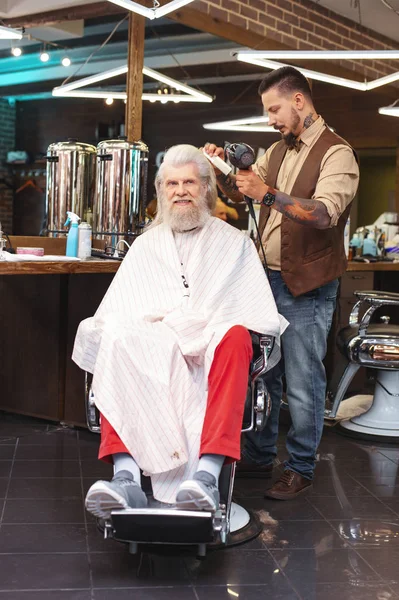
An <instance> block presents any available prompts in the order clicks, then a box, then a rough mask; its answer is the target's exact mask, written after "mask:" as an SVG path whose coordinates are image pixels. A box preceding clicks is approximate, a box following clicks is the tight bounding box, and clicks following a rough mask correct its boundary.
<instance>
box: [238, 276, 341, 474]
mask: <svg viewBox="0 0 399 600" xmlns="http://www.w3.org/2000/svg"><path fill="white" fill-rule="evenodd" d="M269 278H270V285H271V288H272V291H273V295H274V298H275V300H276V304H277V309H278V311H279V313H280V314H282V315H283V316H284V317H285V318H286V319H287V321H288V322H289V323H290V324H289V326H288V327H287V329H286V330H285V332H284V334H283V336H282V339H281V345H282V355H283V356H282V359H281V361H280V362H279V364H278V365H276V366H275V367H274V368H273V369H271V371H269V373H267V374H266V376H265V382H266V384H267V387H268V390H269V392H270V394H271V397H272V405H273V406H272V412H271V414H270V417H269V420H268V422H267V425H266V427H265V429H264V430H263V431H261V432H257V433H254V432H250V433H248V434H247V436H246V441H245V447H244V452H243V458H244V460H246V461H249V462H253V463H257V464H261V465H269V464H271V463H272V462H273V460H274V459H275V458H276V456H277V447H276V442H277V437H278V423H279V413H280V403H281V398H282V392H283V384H282V376H283V374H284V373H285V378H286V384H287V402H288V406H289V409H290V415H291V419H292V426H291V428H290V430H289V432H288V434H287V440H286V443H287V450H288V453H289V459H288V460H287V461H286V462H285V467H286V468H288V469H291V470H292V471H295V472H296V473H299V474H300V475H302V476H303V477H306V478H307V479H313V471H314V466H315V457H316V452H317V448H318V446H319V442H320V438H321V434H322V431H323V422H324V405H325V397H326V373H325V369H324V365H323V359H324V357H325V355H326V352H327V337H328V332H329V330H330V327H331V323H332V318H333V314H334V310H335V304H336V298H337V291H338V280H337V279H336V280H334V281H331V282H330V283H327V284H326V285H323V286H322V287H319V288H317V289H315V290H312V291H311V292H307V293H306V294H303V295H302V296H298V297H297V298H294V296H292V294H291V293H290V291H289V290H288V288H287V286H286V285H285V283H284V281H283V279H282V277H281V273H280V271H269Z"/></svg>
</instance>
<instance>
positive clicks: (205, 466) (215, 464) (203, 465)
mask: <svg viewBox="0 0 399 600" xmlns="http://www.w3.org/2000/svg"><path fill="white" fill-rule="evenodd" d="M225 458H226V457H225V456H222V455H221V454H203V455H202V456H201V458H200V459H199V463H198V467H197V473H198V471H206V472H207V473H210V474H211V475H213V476H214V478H215V479H216V485H218V481H219V475H220V471H221V470H222V467H223V463H224V461H225Z"/></svg>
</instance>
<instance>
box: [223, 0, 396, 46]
mask: <svg viewBox="0 0 399 600" xmlns="http://www.w3.org/2000/svg"><path fill="white" fill-rule="evenodd" d="M222 2H223V0H222ZM315 4H320V5H321V6H324V7H325V8H329V9H330V10H332V11H333V12H335V13H338V14H340V15H342V16H343V17H346V18H347V19H350V20H351V21H354V22H355V23H359V13H360V20H361V24H362V25H363V26H364V27H369V28H370V29H373V30H374V31H377V32H378V33H381V34H382V35H384V36H386V37H388V38H391V39H392V40H396V41H397V42H399V14H396V13H395V12H394V11H393V10H391V9H390V8H388V6H387V4H390V5H391V6H392V8H393V9H395V10H396V11H397V12H398V13H399V0H385V3H384V2H383V0H319V1H317V0H316V1H315ZM359 7H360V11H359Z"/></svg>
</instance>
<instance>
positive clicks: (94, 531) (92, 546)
mask: <svg viewBox="0 0 399 600" xmlns="http://www.w3.org/2000/svg"><path fill="white" fill-rule="evenodd" d="M88 516H89V515H88ZM87 539H88V544H89V552H106V553H110V552H120V553H121V552H122V553H127V552H128V546H127V544H123V543H121V542H117V541H116V540H113V539H107V540H105V539H104V534H103V533H102V532H100V531H99V529H98V527H97V525H96V523H95V522H93V521H92V520H91V519H90V521H89V523H88V524H87Z"/></svg>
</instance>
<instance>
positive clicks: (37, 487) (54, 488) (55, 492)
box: [0, 477, 82, 499]
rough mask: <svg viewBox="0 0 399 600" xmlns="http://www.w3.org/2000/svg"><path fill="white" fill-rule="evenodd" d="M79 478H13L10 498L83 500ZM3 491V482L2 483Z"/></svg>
mask: <svg viewBox="0 0 399 600" xmlns="http://www.w3.org/2000/svg"><path fill="white" fill-rule="evenodd" d="M81 486H82V483H81V479H80V478H78V477H69V478H68V477H64V478H63V477H58V478H57V477H54V478H52V477H44V478H39V477H37V478H36V477H35V478H33V477H32V478H30V479H27V478H26V479H22V478H11V480H10V487H9V490H8V498H9V499H10V498H80V499H81V498H82V487H81ZM0 490H1V481H0Z"/></svg>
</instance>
